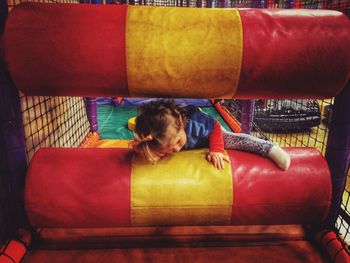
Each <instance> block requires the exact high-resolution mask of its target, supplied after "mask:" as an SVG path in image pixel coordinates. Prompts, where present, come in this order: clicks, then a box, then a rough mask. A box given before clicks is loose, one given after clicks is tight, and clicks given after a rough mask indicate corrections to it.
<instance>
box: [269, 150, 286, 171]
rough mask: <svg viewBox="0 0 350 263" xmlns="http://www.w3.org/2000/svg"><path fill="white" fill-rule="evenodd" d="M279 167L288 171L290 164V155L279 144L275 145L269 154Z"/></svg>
mask: <svg viewBox="0 0 350 263" xmlns="http://www.w3.org/2000/svg"><path fill="white" fill-rule="evenodd" d="M267 156H268V157H269V158H270V159H271V160H272V161H274V162H275V163H276V164H277V166H278V167H279V168H281V169H282V170H284V171H286V170H288V168H289V165H290V156H289V155H288V153H286V152H285V151H284V150H283V149H282V148H281V147H279V146H278V145H274V146H273V147H272V148H271V150H270V152H269V154H268V155H267Z"/></svg>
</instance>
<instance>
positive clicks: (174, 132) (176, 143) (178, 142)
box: [155, 125, 187, 157]
mask: <svg viewBox="0 0 350 263" xmlns="http://www.w3.org/2000/svg"><path fill="white" fill-rule="evenodd" d="M166 134H167V136H166V138H165V141H166V143H165V144H164V146H163V147H162V148H161V149H159V150H158V151H156V152H155V154H156V155H157V156H159V157H163V156H165V155H167V154H171V153H174V152H178V151H180V150H181V149H182V148H183V147H184V146H185V144H186V141H187V138H186V132H185V130H184V128H180V129H178V128H177V127H175V126H174V125H169V127H168V128H167V132H166Z"/></svg>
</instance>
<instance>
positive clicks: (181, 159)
mask: <svg viewBox="0 0 350 263" xmlns="http://www.w3.org/2000/svg"><path fill="white" fill-rule="evenodd" d="M286 151H287V152H288V153H289V154H290V156H291V158H292V163H291V167H290V168H289V170H288V171H286V172H284V171H281V170H279V169H278V168H277V167H276V166H275V164H274V163H272V162H271V161H270V160H269V159H266V158H263V157H260V156H258V155H254V154H250V153H246V152H239V151H227V154H228V155H229V157H230V159H231V162H232V163H231V166H230V165H228V164H227V165H226V168H225V169H224V170H223V171H220V170H218V169H215V168H214V167H213V166H212V165H211V164H210V163H208V162H207V161H206V160H205V158H204V156H205V152H206V150H204V149H199V150H191V151H182V152H179V153H177V154H175V155H174V156H171V157H168V158H165V159H163V160H161V161H160V162H159V163H158V164H157V165H152V164H145V163H144V162H143V161H142V160H139V159H137V158H135V157H133V155H132V153H131V152H130V150H128V149H99V148H96V149H63V148H44V149H40V150H39V151H38V152H37V153H36V154H35V156H34V158H33V159H32V162H31V164H30V167H29V170H28V173H27V178H26V186H25V205H26V210H27V214H28V218H29V221H30V223H31V224H32V225H33V227H35V228H42V227H54V228H79V227H82V228H96V227H120V226H157V225H231V224H233V225H246V224H295V223H298V224H300V223H317V222H321V221H322V220H323V219H324V218H325V216H326V215H327V212H328V209H329V206H330V203H331V179H330V173H329V170H328V166H327V164H326V162H325V160H324V158H323V157H322V156H321V154H320V153H319V152H318V151H317V150H315V149H312V148H307V149H305V148H304V149H301V148H286Z"/></svg>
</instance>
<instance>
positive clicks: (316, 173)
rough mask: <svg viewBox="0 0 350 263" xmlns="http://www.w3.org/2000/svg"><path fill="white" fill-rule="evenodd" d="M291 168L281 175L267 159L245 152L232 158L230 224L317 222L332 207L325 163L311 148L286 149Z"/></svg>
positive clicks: (329, 183) (329, 182)
mask: <svg viewBox="0 0 350 263" xmlns="http://www.w3.org/2000/svg"><path fill="white" fill-rule="evenodd" d="M285 150H286V152H287V153H288V154H289V155H290V156H291V160H292V161H291V166H290V168H289V169H288V171H286V172H284V171H282V170H280V169H276V167H275V164H274V163H272V162H271V161H270V160H269V159H266V158H261V157H260V156H258V155H253V154H249V153H246V152H238V151H237V152H235V153H234V155H230V157H231V162H232V164H231V166H232V173H233V174H234V176H233V193H234V195H233V196H234V197H233V198H234V200H233V206H232V224H246V223H247V222H249V224H291V223H295V222H298V223H301V224H302V223H309V222H320V221H322V220H323V219H325V217H326V215H327V213H328V209H329V207H330V204H331V197H332V188H331V178H330V173H329V169H328V165H327V163H326V160H325V159H324V158H323V157H322V156H321V154H320V152H318V151H317V150H316V149H313V148H285Z"/></svg>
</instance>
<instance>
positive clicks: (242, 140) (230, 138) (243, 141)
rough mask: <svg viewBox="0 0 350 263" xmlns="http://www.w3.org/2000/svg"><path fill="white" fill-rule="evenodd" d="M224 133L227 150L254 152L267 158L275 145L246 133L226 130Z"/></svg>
mask: <svg viewBox="0 0 350 263" xmlns="http://www.w3.org/2000/svg"><path fill="white" fill-rule="evenodd" d="M222 133H223V137H224V147H225V149H230V150H241V151H247V152H253V153H257V154H260V155H262V156H266V155H267V154H268V153H269V152H270V151H271V148H272V146H273V145H274V144H273V143H272V142H270V141H266V140H263V139H259V138H257V137H255V136H252V135H249V134H245V133H232V132H228V131H226V130H223V131H222Z"/></svg>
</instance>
